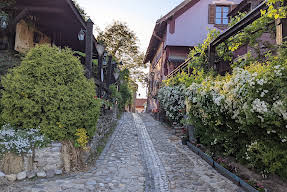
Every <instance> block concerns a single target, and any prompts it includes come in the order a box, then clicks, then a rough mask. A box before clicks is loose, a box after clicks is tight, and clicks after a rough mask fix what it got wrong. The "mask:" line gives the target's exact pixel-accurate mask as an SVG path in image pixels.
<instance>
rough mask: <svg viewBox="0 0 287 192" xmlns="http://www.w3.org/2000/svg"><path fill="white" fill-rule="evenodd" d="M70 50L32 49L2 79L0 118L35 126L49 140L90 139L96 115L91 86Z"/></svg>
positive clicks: (24, 125)
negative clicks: (82, 132) (81, 134)
mask: <svg viewBox="0 0 287 192" xmlns="http://www.w3.org/2000/svg"><path fill="white" fill-rule="evenodd" d="M73 54H74V53H73V52H72V51H71V50H70V49H59V48H57V47H50V46H48V45H43V46H36V47H35V48H33V49H31V50H30V51H29V53H28V54H27V55H26V57H25V58H24V60H23V61H22V63H21V65H20V66H18V67H16V68H14V69H12V70H11V71H10V72H9V73H8V74H7V75H6V76H5V77H3V79H2V84H3V87H4V91H3V92H2V94H3V96H2V99H1V103H2V105H3V112H2V117H3V119H4V120H5V121H6V122H7V123H10V124H12V125H14V126H16V127H20V128H22V129H31V128H35V127H39V128H40V130H41V132H42V133H44V134H45V135H46V136H48V137H49V138H50V139H53V140H60V141H63V140H67V139H72V140H74V139H75V133H76V130H77V129H79V128H85V129H86V130H87V132H88V136H89V137H91V136H93V134H94V132H95V129H96V124H97V119H98V116H99V108H100V104H99V102H98V101H97V100H96V99H94V96H95V95H96V93H95V91H94V90H95V87H94V83H93V82H92V81H89V80H87V79H86V78H85V76H84V69H83V67H82V65H81V63H80V61H79V59H78V58H77V57H75V56H73Z"/></svg>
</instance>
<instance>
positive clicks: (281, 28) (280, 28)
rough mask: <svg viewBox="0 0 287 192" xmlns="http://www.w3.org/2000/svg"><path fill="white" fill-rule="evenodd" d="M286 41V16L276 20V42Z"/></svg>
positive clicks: (279, 43) (278, 43)
mask: <svg viewBox="0 0 287 192" xmlns="http://www.w3.org/2000/svg"><path fill="white" fill-rule="evenodd" d="M284 41H287V18H284V19H277V20H276V43H277V45H281V44H282V43H283V42H284Z"/></svg>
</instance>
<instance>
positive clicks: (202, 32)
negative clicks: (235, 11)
mask: <svg viewBox="0 0 287 192" xmlns="http://www.w3.org/2000/svg"><path fill="white" fill-rule="evenodd" d="M241 1H242V0H201V1H199V2H198V3H196V4H195V5H194V6H193V7H191V8H190V9H189V10H187V11H186V12H185V13H183V14H182V15H181V16H179V17H178V18H177V19H176V20H175V33H173V34H171V33H170V32H169V30H170V27H169V24H168V26H167V30H168V32H167V37H166V45H167V46H168V45H170V46H196V45H198V44H199V43H202V42H203V40H204V39H205V38H206V36H207V33H208V28H213V25H210V24H208V5H209V4H226V5H231V4H239V3H240V2H241Z"/></svg>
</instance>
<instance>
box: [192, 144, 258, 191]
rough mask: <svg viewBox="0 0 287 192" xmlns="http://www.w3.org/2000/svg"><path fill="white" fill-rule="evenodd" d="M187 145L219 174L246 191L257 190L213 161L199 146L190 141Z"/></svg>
mask: <svg viewBox="0 0 287 192" xmlns="http://www.w3.org/2000/svg"><path fill="white" fill-rule="evenodd" d="M187 146H188V147H189V148H190V149H191V150H192V151H193V152H194V153H196V154H197V155H199V156H200V157H201V158H202V159H204V160H205V161H206V162H207V163H208V164H209V165H211V166H212V167H213V168H215V169H216V170H217V171H218V172H219V173H220V174H221V175H223V176H225V177H227V178H228V179H230V180H231V181H233V182H234V183H236V184H237V185H238V186H240V187H242V188H243V189H244V190H246V191H248V192H258V190H256V189H255V188H253V187H252V186H251V185H249V184H248V183H246V182H245V181H243V180H242V179H241V178H239V177H238V176H236V175H235V174H233V173H231V172H230V171H228V170H227V169H225V168H224V167H222V166H221V165H219V164H218V163H217V162H216V161H214V160H213V159H212V158H211V157H209V156H208V155H207V154H205V153H204V152H203V151H201V150H200V149H199V148H197V147H195V146H194V145H193V144H191V143H190V142H187Z"/></svg>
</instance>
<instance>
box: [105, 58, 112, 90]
mask: <svg viewBox="0 0 287 192" xmlns="http://www.w3.org/2000/svg"><path fill="white" fill-rule="evenodd" d="M112 59H113V56H109V60H108V78H107V81H106V83H107V88H109V86H110V83H111V79H112V71H113V65H112Z"/></svg>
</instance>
